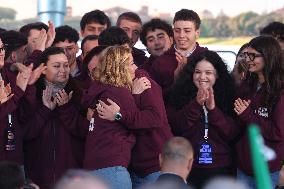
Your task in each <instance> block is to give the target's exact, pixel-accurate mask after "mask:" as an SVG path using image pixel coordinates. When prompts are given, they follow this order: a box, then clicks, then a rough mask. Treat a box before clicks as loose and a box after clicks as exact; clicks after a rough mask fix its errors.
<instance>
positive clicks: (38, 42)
mask: <svg viewBox="0 0 284 189" xmlns="http://www.w3.org/2000/svg"><path fill="white" fill-rule="evenodd" d="M46 40H47V34H46V31H45V30H44V29H42V30H41V31H40V34H39V36H38V38H35V39H33V41H32V43H30V44H29V45H30V48H31V52H33V51H34V50H41V51H44V50H45V43H46Z"/></svg>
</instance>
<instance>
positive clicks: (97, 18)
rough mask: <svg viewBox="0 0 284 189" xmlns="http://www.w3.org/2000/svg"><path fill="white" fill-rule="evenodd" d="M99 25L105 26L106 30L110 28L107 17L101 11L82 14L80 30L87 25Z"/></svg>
mask: <svg viewBox="0 0 284 189" xmlns="http://www.w3.org/2000/svg"><path fill="white" fill-rule="evenodd" d="M93 22H94V23H99V24H101V25H105V24H106V25H107V28H109V27H110V26H111V23H110V19H109V17H108V16H107V15H106V14H105V13H104V12H103V11H101V10H98V9H96V10H93V11H90V12H87V13H86V14H84V16H83V17H82V19H81V21H80V27H81V30H84V29H85V27H86V25H87V24H91V23H93Z"/></svg>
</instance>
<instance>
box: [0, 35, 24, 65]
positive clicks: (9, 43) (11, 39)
mask: <svg viewBox="0 0 284 189" xmlns="http://www.w3.org/2000/svg"><path fill="white" fill-rule="evenodd" d="M0 38H1V40H2V42H3V44H4V46H5V60H7V59H8V58H9V56H10V55H11V53H12V52H13V51H16V50H18V49H19V48H21V47H22V46H24V45H27V44H28V39H27V37H26V36H24V35H23V34H21V33H20V32H17V31H14V30H10V31H5V32H2V33H0Z"/></svg>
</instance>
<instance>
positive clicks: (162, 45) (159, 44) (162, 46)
mask: <svg viewBox="0 0 284 189" xmlns="http://www.w3.org/2000/svg"><path fill="white" fill-rule="evenodd" d="M173 36H174V34H173V30H172V26H171V25H169V24H168V23H167V22H166V21H164V20H160V19H158V18H155V19H152V20H150V21H149V22H147V23H145V24H144V25H143V27H142V31H141V34H140V39H141V41H142V43H143V44H144V45H145V46H146V47H147V50H148V52H149V54H150V57H149V59H148V61H147V62H145V63H144V64H143V65H141V67H140V68H142V69H144V70H146V71H147V72H149V71H150V70H151V66H152V64H153V62H154V61H155V60H156V58H158V57H159V56H161V55H163V54H164V53H165V52H166V51H167V50H169V48H170V47H171V46H172V44H173Z"/></svg>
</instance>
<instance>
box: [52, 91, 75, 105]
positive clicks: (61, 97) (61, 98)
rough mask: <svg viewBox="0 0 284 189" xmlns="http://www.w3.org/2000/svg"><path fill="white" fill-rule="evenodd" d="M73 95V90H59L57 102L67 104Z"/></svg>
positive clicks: (56, 97)
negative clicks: (68, 91) (67, 91)
mask: <svg viewBox="0 0 284 189" xmlns="http://www.w3.org/2000/svg"><path fill="white" fill-rule="evenodd" d="M72 95H73V91H71V92H70V93H69V94H67V93H66V92H65V90H64V89H62V90H59V92H58V93H56V96H55V102H56V103H57V105H58V106H62V105H64V104H67V103H68V102H69V101H70V99H71V98H72Z"/></svg>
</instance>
